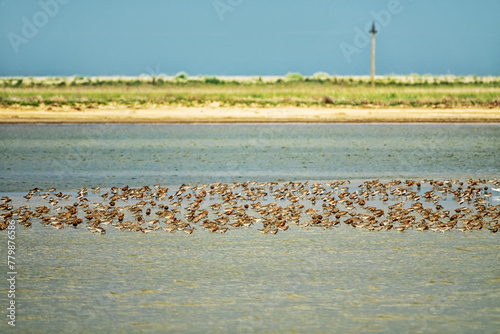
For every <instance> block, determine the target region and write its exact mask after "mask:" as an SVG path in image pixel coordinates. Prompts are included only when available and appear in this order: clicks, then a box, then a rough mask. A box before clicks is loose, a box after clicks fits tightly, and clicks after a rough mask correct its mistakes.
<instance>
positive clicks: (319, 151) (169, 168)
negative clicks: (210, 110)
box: [0, 124, 500, 192]
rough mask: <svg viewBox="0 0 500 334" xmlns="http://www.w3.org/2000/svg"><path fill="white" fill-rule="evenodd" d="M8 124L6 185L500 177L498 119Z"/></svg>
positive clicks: (4, 129)
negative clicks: (481, 122)
mask: <svg viewBox="0 0 500 334" xmlns="http://www.w3.org/2000/svg"><path fill="white" fill-rule="evenodd" d="M0 130H1V131H0V141H1V148H0V150H1V151H0V152H1V154H2V157H3V158H2V159H0V191H2V192H5V191H26V192H27V191H28V190H29V189H32V188H33V187H35V186H37V187H40V188H50V187H56V188H58V189H61V190H75V189H77V188H79V187H82V186H87V187H94V186H101V187H110V186H111V185H116V186H123V185H126V184H130V186H143V185H153V184H157V183H160V184H182V183H192V184H196V183H213V182H228V183H230V182H236V181H246V180H256V181H295V180H338V179H350V180H352V179H363V180H364V179H377V178H381V179H395V178H406V179H414V178H441V179H447V178H453V179H455V178H461V179H467V178H469V177H472V178H478V177H481V178H490V177H498V175H499V174H500V173H499V171H500V159H498V156H499V153H500V126H498V125H475V124H467V125H460V124H453V125H442V124H427V125H421V124H232V125H227V124H223V125H215V124H212V125H200V124H190V125H161V124H160V125H150V124H141V125H121V124H118V125H116V124H115V125H114V124H101V125H43V124H42V125H1V126H0Z"/></svg>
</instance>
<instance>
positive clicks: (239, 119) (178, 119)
mask: <svg viewBox="0 0 500 334" xmlns="http://www.w3.org/2000/svg"><path fill="white" fill-rule="evenodd" d="M276 122H278V123H287V122H303V123H500V108H493V109H472V108H464V109H430V108H429V109H426V108H408V109H402V108H394V109H392V108H385V109H376V108H310V107H309V108H306V107H278V108H242V107H229V108H227V107H218V106H208V107H166V106H161V107H146V108H133V107H126V106H111V107H109V106H107V107H98V108H91V109H86V108H82V109H81V110H77V109H74V108H70V107H62V108H53V109H50V108H46V107H44V108H35V107H9V108H0V123H3V124H8V123H276Z"/></svg>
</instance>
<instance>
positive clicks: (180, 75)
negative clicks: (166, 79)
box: [175, 72, 188, 81]
mask: <svg viewBox="0 0 500 334" xmlns="http://www.w3.org/2000/svg"><path fill="white" fill-rule="evenodd" d="M187 79H188V75H187V74H186V73H184V72H179V73H177V75H176V76H175V80H176V81H185V80H187Z"/></svg>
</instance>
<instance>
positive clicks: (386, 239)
mask: <svg viewBox="0 0 500 334" xmlns="http://www.w3.org/2000/svg"><path fill="white" fill-rule="evenodd" d="M0 130H1V132H0V140H1V148H0V150H1V153H2V155H1V157H2V159H0V193H2V195H4V194H9V195H11V196H13V197H14V199H15V202H16V203H18V205H22V204H24V203H25V202H24V199H22V197H21V194H22V195H24V194H26V193H27V191H28V190H29V189H32V188H34V187H35V186H38V187H40V188H48V187H51V186H54V187H56V188H58V190H61V191H74V190H75V189H77V188H80V187H82V186H86V187H94V186H101V187H108V188H109V187H110V186H123V185H126V184H129V185H130V186H143V185H150V186H152V185H154V184H157V183H160V184H162V185H169V184H170V185H179V184H182V183H191V184H197V183H212V182H227V183H231V182H235V181H245V180H257V181H270V180H272V181H281V180H285V181H289V180H319V181H322V180H325V181H326V180H328V181H331V180H338V179H351V180H354V179H363V180H364V179H376V178H380V179H395V178H402V179H405V178H407V179H419V178H437V179H441V180H444V179H461V180H467V179H468V178H470V177H472V178H476V179H477V178H484V179H488V178H499V177H500V159H498V156H499V154H500V127H499V126H497V125H435V124H433V125H387V124H378V125H307V124H306V125H305V124H292V125H251V124H250V125H10V126H7V125H1V126H0ZM495 201H496V202H495ZM492 204H494V205H496V204H498V200H497V199H495V198H492ZM16 241H17V252H18V253H17V257H16V258H17V270H18V273H19V275H18V281H17V287H16V288H17V299H16V301H17V302H18V304H17V305H18V309H17V310H18V313H17V315H18V317H17V322H16V329H17V330H18V331H20V332H39V333H47V332H54V333H55V332H68V333H94V332H101V333H104V332H109V331H112V332H122V333H126V332H165V331H169V332H175V333H179V332H189V333H253V332H261V333H290V332H292V333H293V332H297V333H303V332H316V333H319V332H323V333H332V332H344V333H363V332H380V331H382V332H389V333H427V332H430V333H445V332H447V333H472V332H474V333H476V332H483V333H498V328H500V318H499V317H498V314H500V266H499V265H498V263H500V261H499V260H500V242H499V236H498V234H493V233H490V232H489V231H487V230H486V231H478V232H474V233H461V232H459V231H456V230H454V231H452V232H450V233H433V232H418V231H408V232H405V233H396V232H395V231H387V232H379V233H373V232H369V231H366V230H361V229H352V228H350V227H347V226H342V227H341V228H338V229H333V230H323V229H320V228H311V229H299V228H296V229H290V230H289V231H287V232H283V233H278V234H277V235H262V234H260V233H259V232H258V231H257V229H235V230H231V231H229V232H228V233H226V234H211V233H208V232H205V231H202V230H201V229H200V231H197V232H195V233H193V234H192V235H186V234H180V233H175V234H168V233H165V232H163V231H161V232H160V231H158V232H153V233H150V234H147V235H145V234H142V233H140V234H139V233H124V232H116V231H114V230H113V229H111V228H110V229H108V233H107V234H106V235H94V234H91V233H89V232H88V231H86V229H85V228H80V229H64V230H54V229H51V228H44V227H42V226H41V225H40V224H33V227H32V228H30V229H23V228H21V226H18V228H17V239H16ZM0 245H2V246H1V247H0V249H2V250H3V251H2V252H3V254H6V253H5V252H6V251H5V250H6V249H7V248H6V247H7V237H6V233H5V231H3V232H1V233H0ZM4 260H5V259H4ZM4 260H2V266H1V268H2V269H1V270H2V272H3V273H4V274H2V275H3V276H5V275H6V272H7V268H6V266H5V265H6V263H4V262H6V261H4ZM1 287H2V290H1V296H0V302H1V311H0V317H1V318H0V319H3V320H1V321H0V331H2V332H4V331H5V330H6V328H7V327H8V326H7V317H6V316H5V315H6V305H7V303H8V299H7V286H6V284H3V285H2V286H1Z"/></svg>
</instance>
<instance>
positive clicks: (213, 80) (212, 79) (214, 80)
mask: <svg viewBox="0 0 500 334" xmlns="http://www.w3.org/2000/svg"><path fill="white" fill-rule="evenodd" d="M205 83H208V84H214V85H220V84H222V83H224V81H222V80H220V79H218V78H217V77H205Z"/></svg>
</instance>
